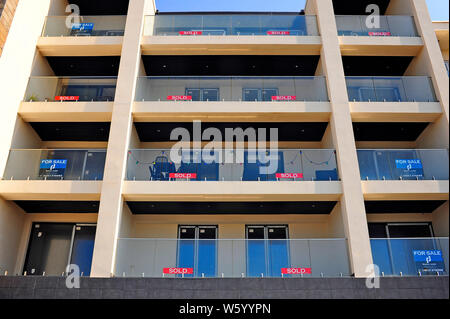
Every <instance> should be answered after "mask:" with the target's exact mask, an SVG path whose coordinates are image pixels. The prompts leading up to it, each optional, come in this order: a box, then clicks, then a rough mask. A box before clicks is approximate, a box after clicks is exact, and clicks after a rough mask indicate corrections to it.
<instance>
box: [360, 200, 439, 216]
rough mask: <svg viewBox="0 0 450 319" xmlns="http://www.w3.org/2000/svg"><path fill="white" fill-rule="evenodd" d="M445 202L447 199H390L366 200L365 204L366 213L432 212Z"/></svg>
mask: <svg viewBox="0 0 450 319" xmlns="http://www.w3.org/2000/svg"><path fill="white" fill-rule="evenodd" d="M445 202H446V201H445V200H390V201H365V202H364V205H365V206H366V214H401V213H405V214H406V213H421V214H430V213H432V212H433V211H434V210H436V209H437V208H438V207H439V206H441V205H443V204H444V203H445Z"/></svg>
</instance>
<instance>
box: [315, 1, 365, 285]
mask: <svg viewBox="0 0 450 319" xmlns="http://www.w3.org/2000/svg"><path fill="white" fill-rule="evenodd" d="M315 5H316V10H315V11H316V14H317V19H318V24H319V29H320V33H321V36H322V42H323V47H322V52H321V55H322V59H321V60H322V61H323V68H324V73H325V75H326V77H327V82H328V83H327V84H328V93H329V96H330V101H331V108H332V115H331V119H330V125H331V133H332V137H333V142H334V146H335V148H336V151H337V161H338V166H339V173H340V177H341V180H342V189H343V195H342V197H341V207H342V218H343V224H344V228H345V234H346V237H347V239H348V245H349V254H350V264H351V267H352V271H353V273H354V274H355V276H356V277H365V276H367V273H366V267H367V265H369V264H372V253H371V247H370V239H369V231H368V226H367V218H366V212H365V207H364V197H363V193H362V187H361V178H360V174H359V165H358V159H357V154H356V144H355V139H354V134H353V126H352V119H351V114H350V105H349V101H348V94H347V87H346V83H345V75H344V67H343V64H342V56H341V52H340V47H339V39H338V36H337V27H336V20H335V16H334V10H333V3H332V0H316V1H315Z"/></svg>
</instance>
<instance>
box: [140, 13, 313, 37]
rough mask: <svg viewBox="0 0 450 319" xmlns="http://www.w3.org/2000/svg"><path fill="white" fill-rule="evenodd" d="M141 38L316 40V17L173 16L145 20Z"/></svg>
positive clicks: (249, 15)
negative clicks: (280, 38)
mask: <svg viewBox="0 0 450 319" xmlns="http://www.w3.org/2000/svg"><path fill="white" fill-rule="evenodd" d="M144 35H146V36H151V35H155V36H156V35H159V36H230V35H234V36H274V35H282V36H318V35H319V31H318V28H317V19H316V16H312V15H311V16H305V15H288V14H276V15H264V14H226V15H225V14H207V15H199V14H189V15H188V14H174V15H156V16H147V17H146V26H145V30H144Z"/></svg>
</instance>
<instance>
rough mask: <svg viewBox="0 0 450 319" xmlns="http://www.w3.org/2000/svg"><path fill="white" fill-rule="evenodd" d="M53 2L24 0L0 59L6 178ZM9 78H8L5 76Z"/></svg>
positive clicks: (0, 154) (0, 167) (1, 152)
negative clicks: (28, 88) (34, 61)
mask: <svg viewBox="0 0 450 319" xmlns="http://www.w3.org/2000/svg"><path fill="white" fill-rule="evenodd" d="M49 7H50V0H42V1H36V0H21V1H19V4H18V5H17V9H16V13H15V15H14V19H13V22H12V24H11V28H10V30H9V35H8V39H7V41H6V43H5V46H4V48H3V53H2V56H1V58H0V106H1V108H2V116H0V136H1V138H0V175H2V176H3V172H4V169H5V165H6V161H7V160H8V155H9V149H10V147H11V140H12V137H13V134H14V126H15V124H16V119H17V112H18V110H19V106H20V103H21V102H22V100H23V98H24V95H25V91H26V88H27V85H28V79H29V76H30V71H31V67H32V65H33V59H34V56H35V52H36V44H37V41H38V39H39V37H40V35H41V32H42V28H43V26H44V23H45V17H46V16H47V13H48V10H49ZM5 75H6V76H5Z"/></svg>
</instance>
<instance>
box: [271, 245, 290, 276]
mask: <svg viewBox="0 0 450 319" xmlns="http://www.w3.org/2000/svg"><path fill="white" fill-rule="evenodd" d="M268 245H269V265H270V266H269V274H268V275H269V276H270V277H281V269H282V268H289V267H290V265H289V243H288V241H287V240H269V241H268Z"/></svg>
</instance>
